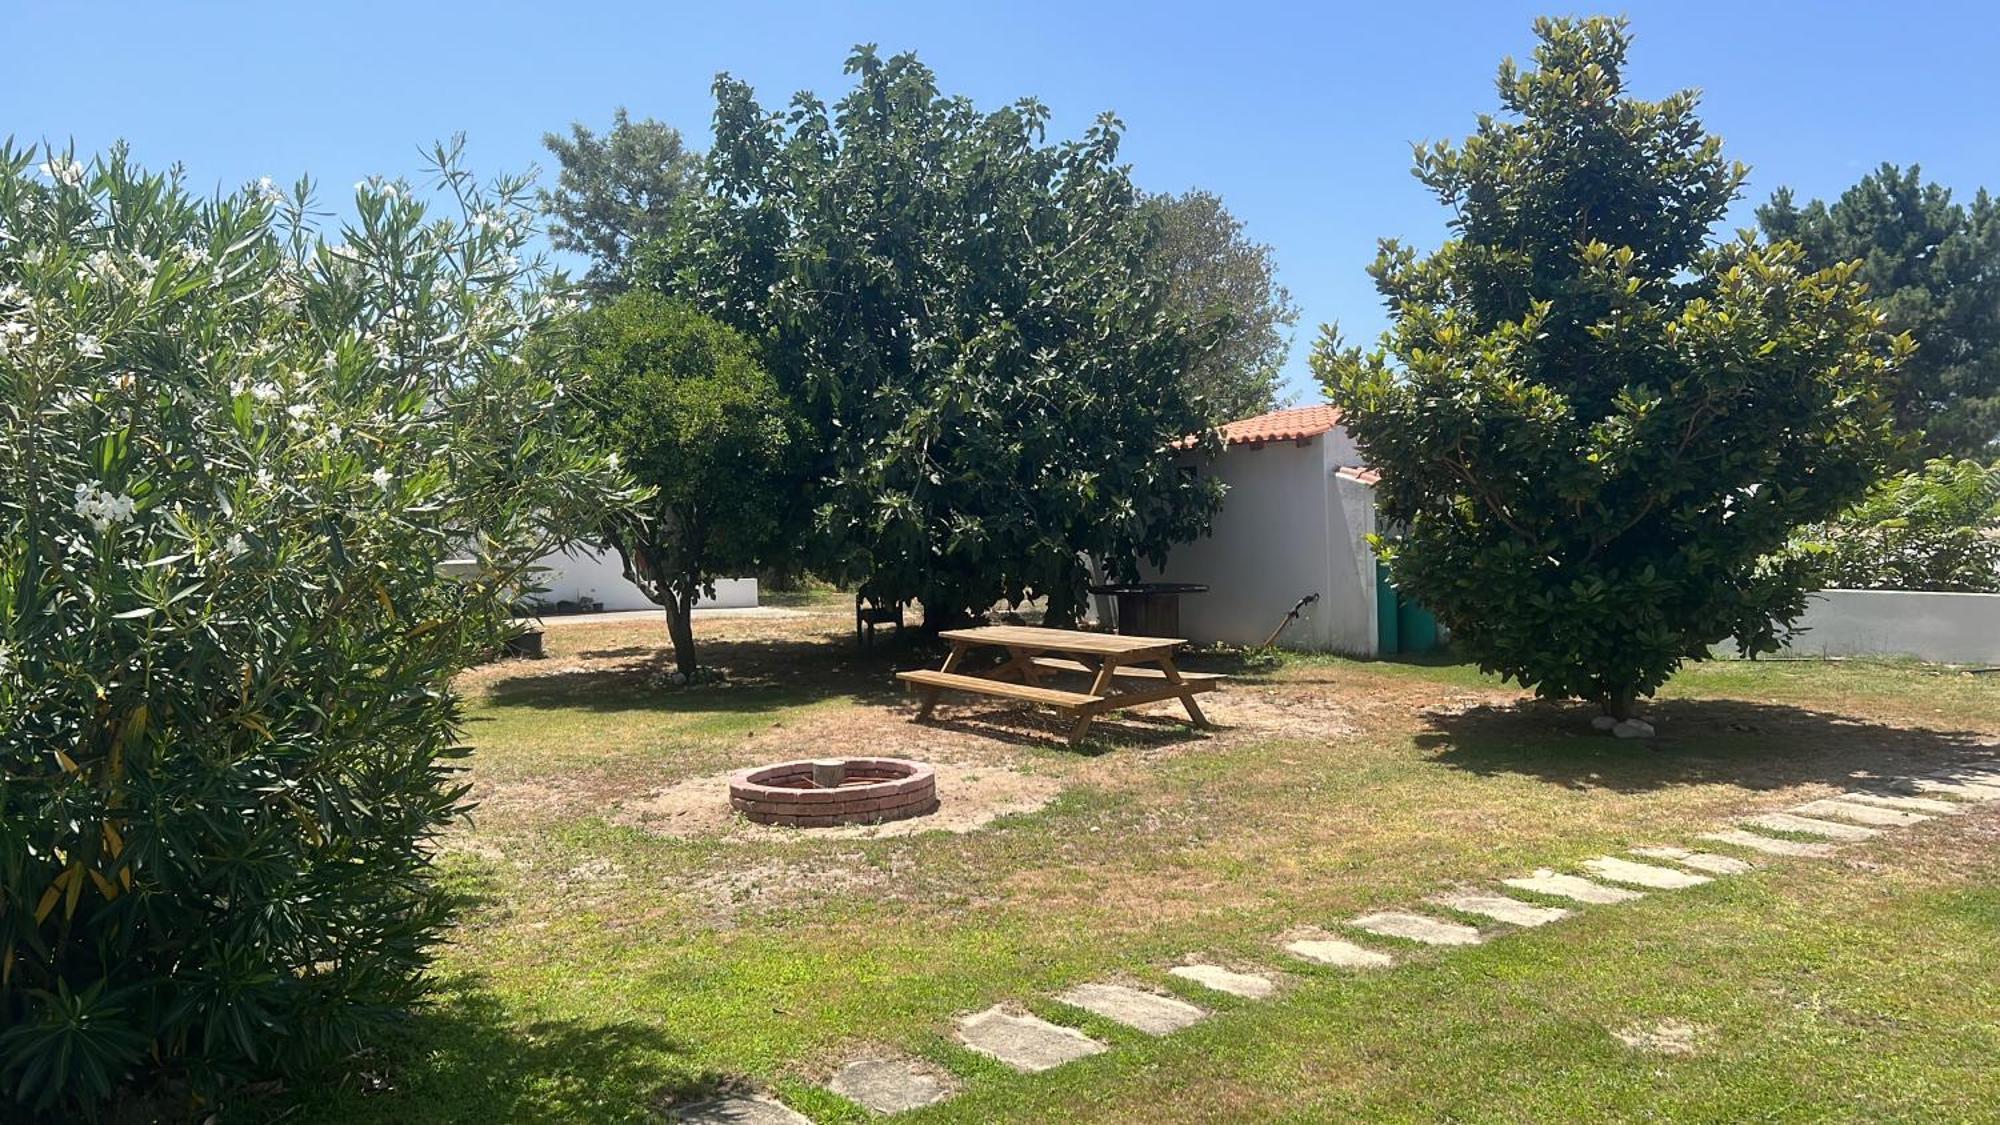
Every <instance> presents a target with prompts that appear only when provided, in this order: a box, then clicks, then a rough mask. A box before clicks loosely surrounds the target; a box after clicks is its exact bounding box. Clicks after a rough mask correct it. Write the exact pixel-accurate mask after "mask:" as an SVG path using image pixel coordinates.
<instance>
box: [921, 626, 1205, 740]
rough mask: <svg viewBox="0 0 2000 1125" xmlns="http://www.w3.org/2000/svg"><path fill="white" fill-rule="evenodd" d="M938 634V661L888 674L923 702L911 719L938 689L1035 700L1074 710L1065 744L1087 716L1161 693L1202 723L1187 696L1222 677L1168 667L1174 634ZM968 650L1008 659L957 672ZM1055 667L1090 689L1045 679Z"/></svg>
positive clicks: (1023, 630)
mask: <svg viewBox="0 0 2000 1125" xmlns="http://www.w3.org/2000/svg"><path fill="white" fill-rule="evenodd" d="M938 636H940V637H942V638H944V639H945V640H946V641H948V642H950V644H951V654H950V655H948V656H946V657H945V659H944V667H942V668H940V669H938V670H937V671H935V672H933V671H929V670H919V671H913V672H898V673H896V675H897V677H898V678H900V679H902V680H903V681H904V682H905V683H907V684H908V685H910V686H911V687H912V688H915V689H916V690H917V691H918V692H920V693H921V694H922V697H923V701H922V703H921V704H920V705H919V706H918V708H917V718H919V719H926V718H929V717H930V714H931V709H932V708H934V707H935V706H937V698H938V693H939V692H943V691H962V692H966V693H968V694H972V695H989V696H994V697H996V698H1000V699H1014V700H1021V701H1023V702H1027V703H1038V704H1041V705H1043V706H1045V707H1052V708H1054V709H1056V710H1057V711H1060V712H1062V713H1064V714H1067V715H1071V716H1074V717H1075V720H1076V721H1075V724H1074V725H1073V726H1072V727H1071V728H1070V734H1069V740H1070V741H1071V742H1072V743H1073V742H1076V741H1077V740H1078V739H1080V738H1082V737H1083V736H1084V734H1085V733H1087V732H1088V731H1089V730H1090V724H1091V721H1092V720H1093V719H1095V718H1097V716H1099V715H1101V714H1103V713H1105V712H1106V711H1115V710H1118V709H1120V708H1125V707H1138V706H1141V705H1143V704H1147V703H1158V702H1160V701H1161V700H1164V699H1178V700H1180V701H1181V706H1183V707H1185V708H1186V709H1187V714H1188V719H1189V721H1191V722H1193V723H1194V725H1196V726H1198V727H1206V726H1208V725H1209V723H1208V719H1207V717H1206V716H1204V715H1203V714H1202V713H1201V707H1200V706H1199V705H1198V704H1196V703H1195V701H1194V697H1195V695H1196V694H1197V693H1199V692H1204V691H1214V690H1215V689H1216V687H1218V686H1219V685H1220V683H1221V681H1222V677H1221V676H1219V675H1214V674H1211V673H1203V672H1183V671H1181V670H1180V669H1178V668H1176V667H1174V651H1175V650H1176V649H1178V648H1180V647H1181V646H1182V645H1183V644H1186V643H1187V642H1186V641H1184V640H1182V639H1180V638H1179V637H1128V636H1113V635H1111V634H1108V633H1080V632H1075V631H1072V630H1069V629H1037V628H1033V627H1030V626H1026V625H987V626H982V627H980V628H976V629H950V630H946V631H945V632H942V633H939V634H938ZM976 648H999V649H1004V650H1006V652H1007V655H1008V659H1007V660H1006V662H1005V663H1002V664H1000V665H999V666H997V667H994V668H991V669H988V670H987V671H985V672H983V673H977V674H969V673H966V672H962V671H960V670H959V669H960V668H961V667H962V666H963V665H964V664H965V658H966V654H967V653H969V652H971V651H972V650H973V649H976ZM1061 673H1072V674H1074V673H1081V674H1083V675H1087V676H1089V677H1091V682H1090V689H1089V690H1088V691H1066V690H1063V689H1061V688H1056V687H1051V686H1049V685H1048V684H1047V682H1046V681H1047V678H1048V677H1049V676H1050V675H1052V674H1061ZM1114 688H1118V689H1121V690H1114Z"/></svg>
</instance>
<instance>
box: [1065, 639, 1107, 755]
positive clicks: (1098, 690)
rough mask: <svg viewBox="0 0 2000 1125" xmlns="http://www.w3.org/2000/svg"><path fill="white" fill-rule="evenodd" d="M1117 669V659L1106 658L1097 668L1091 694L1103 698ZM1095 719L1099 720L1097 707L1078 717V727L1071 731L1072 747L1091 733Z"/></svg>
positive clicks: (1090, 708)
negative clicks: (1091, 725)
mask: <svg viewBox="0 0 2000 1125" xmlns="http://www.w3.org/2000/svg"><path fill="white" fill-rule="evenodd" d="M1117 668H1118V661H1117V659H1116V658H1115V657H1110V656H1106V657H1105V658H1104V662H1103V663H1102V664H1099V665H1098V666H1097V677H1096V678H1095V679H1093V680H1092V681H1091V682H1090V694H1092V695H1099V696H1101V695H1103V694H1104V693H1105V692H1106V691H1109V690H1110V688H1111V673H1112V672H1114V671H1116V670H1117ZM1095 718H1097V709H1096V705H1093V706H1090V707H1085V708H1083V709H1082V712H1081V713H1080V714H1078V715H1077V717H1076V725H1075V726H1073V727H1071V728H1070V730H1069V744H1070V745H1071V746H1074V745H1076V744H1077V743H1079V742H1081V741H1083V736H1084V735H1086V734H1089V733H1090V722H1091V720H1092V719H1095Z"/></svg>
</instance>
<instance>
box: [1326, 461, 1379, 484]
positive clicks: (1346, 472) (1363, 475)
mask: <svg viewBox="0 0 2000 1125" xmlns="http://www.w3.org/2000/svg"><path fill="white" fill-rule="evenodd" d="M1334 475H1336V476H1343V477H1346V478H1347V479H1348V480H1358V481H1360V482H1361V483H1362V484H1366V485H1377V484H1381V483H1382V474H1381V473H1379V472H1377V471H1375V470H1374V469H1364V468H1362V467H1361V466H1359V465H1342V466H1341V467H1340V468H1338V469H1335V470H1334Z"/></svg>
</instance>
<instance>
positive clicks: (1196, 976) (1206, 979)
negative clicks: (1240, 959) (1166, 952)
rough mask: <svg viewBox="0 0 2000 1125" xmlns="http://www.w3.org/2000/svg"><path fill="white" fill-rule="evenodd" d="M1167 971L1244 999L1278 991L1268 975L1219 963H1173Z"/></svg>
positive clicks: (1256, 997)
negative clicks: (1232, 969) (1229, 967)
mask: <svg viewBox="0 0 2000 1125" xmlns="http://www.w3.org/2000/svg"><path fill="white" fill-rule="evenodd" d="M1167 972H1169V973H1172V974H1173V975H1174V976H1177V977H1179V978H1181V979H1182V980H1191V981H1193V982H1195V983H1196V984H1198V985H1200V986H1202V987H1203V988H1212V989H1214V990H1215V991H1217V992H1227V993H1228V994H1229V995H1231V996H1241V997H1243V998H1244V999H1245V1000H1262V999H1264V998H1265V997H1267V996H1269V995H1271V994H1272V993H1273V992H1276V991H1278V984H1277V982H1276V981H1274V980H1272V979H1271V978H1270V977H1266V976H1259V975H1257V974H1256V973H1238V972H1232V971H1231V970H1229V969H1225V968H1223V967H1222V966H1220V965H1175V966H1174V967H1173V968H1171V969H1168V970H1167Z"/></svg>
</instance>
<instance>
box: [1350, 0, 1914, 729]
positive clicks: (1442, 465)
mask: <svg viewBox="0 0 2000 1125" xmlns="http://www.w3.org/2000/svg"><path fill="white" fill-rule="evenodd" d="M1536 32H1537V34H1538V36H1539V37H1540V38H1541V45H1540V46H1539V47H1538V48H1537V49H1536V51H1535V62H1536V66H1535V68H1534V69H1532V70H1529V71H1525V72H1523V71H1519V70H1517V69H1516V68H1515V67H1514V65H1513V64H1512V63H1511V62H1508V63H1506V64H1503V65H1502V67H1501V70H1500V95H1501V101H1502V104H1503V108H1504V109H1505V111H1506V113H1507V115H1508V116H1507V117H1506V118H1504V119H1503V118H1498V117H1482V118H1481V119H1480V123H1479V128H1478V130H1477V132H1476V133H1475V134H1474V135H1473V136H1471V137H1470V138H1468V139H1467V140H1466V141H1465V142H1464V143H1463V144H1462V145H1460V146H1457V147H1453V146H1451V145H1448V144H1442V143H1441V144H1438V145H1436V146H1433V147H1429V148H1422V147H1420V148H1419V149H1418V151H1417V161H1416V171H1417V176H1418V178H1419V179H1420V180H1422V181H1423V182H1424V183H1425V184H1426V185H1428V186H1429V187H1430V188H1431V189H1432V190H1433V191H1435V192H1436V193H1437V195H1438V197H1439V199H1440V200H1441V201H1442V202H1444V203H1445V204H1446V205H1447V206H1448V207H1450V208H1451V209H1452V211H1453V215H1454V217H1453V219H1452V220H1451V227H1452V231H1453V236H1452V237H1451V238H1450V239H1449V240H1448V241H1446V242H1445V244H1444V245H1443V246H1442V247H1440V248H1439V250H1438V251H1437V253H1435V254H1433V255H1431V256H1429V257H1419V256H1418V255H1417V254H1416V252H1415V251H1413V250H1411V249H1409V248H1407V247H1404V246H1401V245H1399V244H1397V243H1395V242H1387V243H1385V244H1384V246H1383V251H1382V255H1381V257H1380V258H1379V259H1378V260H1377V261H1376V263H1375V265H1374V267H1373V271H1372V272H1373V273H1374V276H1375V278H1376V281H1377V285H1378V287H1379V288H1380V289H1381V291H1382V294H1383V296H1384V297H1385V298H1386V299H1387V300H1388V302H1389V306H1390V308H1391V310H1392V312H1393V313H1394V314H1395V318H1396V319H1395V325H1394V327H1393V328H1392V329H1391V330H1390V332H1389V333H1388V334H1387V335H1386V336H1385V338H1384V344H1383V349H1382V350H1380V351H1377V352H1374V353H1372V354H1364V353H1362V352H1361V351H1359V350H1358V349H1342V348H1340V347H1339V346H1338V341H1337V339H1335V338H1334V337H1333V336H1332V335H1331V334H1329V335H1328V337H1327V338H1326V339H1324V340H1323V341H1322V342H1321V345H1320V346H1319V348H1318V349H1316V352H1315V355H1314V365H1315V367H1316V369H1317V371H1318V373H1319V375H1320V377H1321V379H1322V380H1323V382H1324V384H1325V386H1326V389H1327V392H1328V394H1329V395H1331V396H1332V397H1333V398H1334V399H1335V400H1336V401H1337V402H1338V403H1340V404H1341V405H1342V406H1343V407H1345V408H1346V410H1347V411H1348V413H1349V418H1348V425H1349V426H1350V427H1351V429H1352V432H1353V434H1354V436H1355V438H1356V440H1357V441H1358V442H1359V444H1360V446H1361V448H1362V450H1363V451H1364V453H1365V454H1366V456H1367V458H1368V460H1369V463H1371V464H1373V465H1375V466H1377V467H1378V468H1380V470H1381V471H1382V476H1383V480H1382V484H1381V486H1380V488H1379V490H1378V498H1379V503H1380V506H1381V511H1382V514H1383V516H1384V517H1385V518H1386V519H1387V520H1388V521H1390V522H1391V523H1393V524H1399V525H1402V527H1403V529H1404V530H1403V535H1402V538H1401V539H1400V541H1399V542H1397V543H1396V544H1395V545H1394V547H1393V552H1392V563H1391V565H1392V566H1393V568H1394V571H1395V576H1396V581H1397V583H1398V585H1400V586H1401V587H1403V588H1404V589H1405V590H1407V591H1409V592H1411V593H1412V594H1414V595H1415V597H1416V599H1417V600H1418V601H1420V602H1422V603H1423V604H1424V605H1426V606H1428V607H1429V608H1430V609H1432V610H1433V611H1435V612H1436V613H1437V615H1438V616H1439V618H1440V619H1441V620H1443V621H1444V622H1445V624H1447V625H1448V626H1449V627H1450V628H1451V630H1452V632H1453V636H1454V638H1455V640H1456V641H1457V642H1458V643H1460V644H1462V645H1464V646H1465V647H1466V649H1467V650H1468V651H1469V652H1470V653H1471V654H1472V655H1474V656H1475V657H1476V658H1477V659H1478V660H1479V661H1480V662H1481V664H1482V665H1483V666H1485V667H1486V668H1488V669H1489V670H1494V671H1498V672H1500V673H1502V674H1505V675H1507V676H1510V677H1512V678H1514V679H1516V680H1518V681H1519V682H1521V683H1523V684H1525V685H1529V686H1532V687H1533V688H1534V689H1535V690H1536V691H1537V692H1538V693H1539V694H1541V695H1544V696H1552V697H1564V696H1582V697H1585V698H1590V699H1596V700H1600V701H1602V702H1603V703H1604V705H1605V706H1606V707H1607V708H1608V709H1610V710H1612V711H1613V712H1614V713H1622V712H1624V711H1625V710H1626V709H1627V708H1629V706H1630V703H1631V701H1632V699H1633V698H1635V697H1636V696H1639V695H1650V694H1651V693H1652V692H1653V691H1654V690H1655V689H1656V688H1658V687H1659V685H1660V684H1661V683H1663V682H1665V680H1666V679H1667V677H1668V676H1670V675H1672V673H1673V671H1674V670H1675V669H1676V668H1677V667H1679V666H1680V664H1681V663H1682V662H1683V661H1686V660H1690V659H1702V658H1703V657H1704V656H1705V655H1706V653H1707V651H1708V647H1709V646H1710V645H1711V644H1713V643H1715V642H1717V641H1720V640H1723V639H1724V638H1728V637H1732V636H1733V637H1735V638H1736V639H1737V640H1738V642H1739V643H1740V644H1741V645H1742V646H1743V648H1744V649H1745V650H1746V651H1750V652H1761V651H1767V650H1769V649H1770V648H1771V647H1773V645H1774V644H1775V643H1776V640H1777V638H1778V636H1779V634H1780V633H1781V632H1782V631H1783V629H1784V627H1785V626H1786V625H1787V624H1788V623H1789V622H1790V621H1791V620H1792V619H1793V618H1794V617H1796V615H1797V614H1798V612H1800V610H1801V608H1802V606H1803V601H1804V593H1805V588H1806V582H1807V576H1806V574H1805V571H1804V568H1803V567H1802V566H1801V565H1798V564H1796V563H1795V562H1786V561H1783V560H1777V561H1767V556H1771V555H1772V554H1773V553H1774V552H1776V551H1778V549H1779V548H1781V547H1782V546H1783V545H1784V544H1785V542H1786V539H1787V537H1788V536H1789V535H1790V533H1791V532H1792V530H1793V529H1794V528H1795V527H1797V526H1799V525H1800V524H1803V523H1807V522H1810V521H1813V520H1819V519H1825V518H1827V517H1828V516H1830V515H1832V514H1833V513H1834V512H1836V511H1838V510H1839V509H1840V508H1842V507H1843V506H1845V505H1846V504H1848V503H1850V502H1852V501H1853V500H1854V499H1856V498H1857V497H1859V496H1860V495H1861V493H1862V491H1863V489H1865V488H1866V486H1867V485H1868V483H1869V482H1870V481H1872V480H1873V479H1874V478H1875V476H1876V475H1877V474H1878V472H1879V471H1880V468H1881V465H1882V463H1883V460H1884V458H1885V457H1886V456H1887V455H1888V453H1889V451H1890V439H1889V436H1888V424H1887V419H1886V413H1887V412H1886V408H1885V406H1884V404H1883V402H1882V399H1881V393H1880V387H1881V386H1882V385H1883V382H1884V379H1885V376H1886V374H1887V372H1888V370H1889V360H1888V358H1887V353H1888V352H1889V350H1890V344H1889V341H1888V340H1887V339H1886V338H1885V337H1884V336H1883V334H1882V332H1881V331H1880V326H1879V321H1880V318H1879V316H1878V315H1877V314H1876V313H1875V312H1874V311H1873V310H1872V309H1871V308H1870V307H1869V306H1868V304H1867V302H1866V300H1865V299H1864V296H1863V291H1862V287H1861V285H1860V284H1859V282H1858V281H1857V279H1856V277H1855V272H1856V271H1855V268H1854V267H1851V266H1840V267H1834V268H1830V269H1826V270H1822V271H1819V272H1814V271H1813V270H1812V269H1811V268H1810V267H1809V266H1807V265H1806V264H1805V263H1804V262H1803V261H1801V259H1800V255H1799V252H1798V250H1797V249H1796V247H1791V246H1787V245H1778V246H1770V247H1766V246H1760V245H1757V244H1756V243H1755V242H1753V241H1750V240H1748V239H1744V240H1740V241H1733V242H1729V243H1725V244H1723V245H1719V246H1716V245H1711V244H1709V243H1708V242H1707V237H1708V233H1709V231H1710V230H1711V228H1712V227H1713V226H1714V225H1715V223H1716V222H1717V221H1719V220H1720V219H1721V218H1722V215H1723V212H1724V210H1725V209H1726V208H1727V207H1728V205H1729V203H1730V201H1731V199H1733V198H1734V197H1735V195H1736V191H1737V188H1738V185H1739V184H1740V183H1741V182H1742V178H1743V174H1744V171H1743V168H1742V167H1741V166H1740V165H1734V164H1731V163H1729V162H1728V161H1726V160H1724V159H1723V156H1722V150H1721V142H1720V141H1718V140H1717V139H1716V138H1714V137H1712V136H1709V135H1708V134H1706V133H1704V132H1703V131H1702V127H1701V123H1700V121H1699V120H1698V119H1697V118H1696V117H1695V115H1694V108H1695V98H1694V96H1693V95H1692V94H1688V93H1681V94H1674V95H1671V96H1669V97H1667V98H1665V99H1664V100H1661V101H1658V102H1647V101H1640V100H1638V99H1635V98H1632V97H1630V96H1628V95H1627V94H1626V93H1625V90H1624V86H1623V78H1622V70H1623V66H1624V61H1625V52H1626V47H1627V45H1628V41H1629V38H1628V35H1627V32H1626V30H1625V25H1624V24H1623V22H1622V21H1613V20H1607V19H1591V20H1584V21H1574V20H1543V21H1540V22H1538V23H1537V24H1536ZM1900 347H1902V348H1904V349H1906V348H1907V341H1903V342H1902V343H1901V345H1900Z"/></svg>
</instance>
